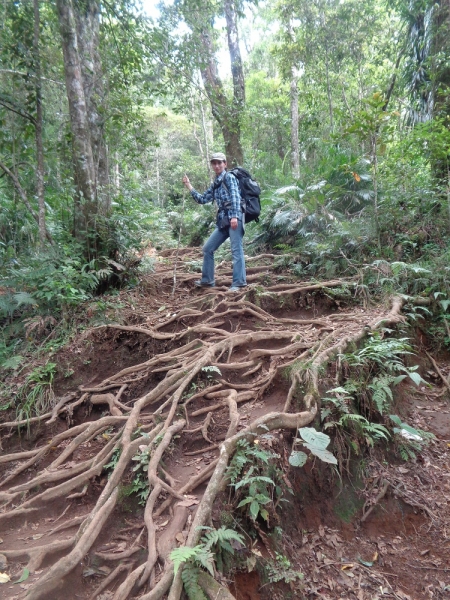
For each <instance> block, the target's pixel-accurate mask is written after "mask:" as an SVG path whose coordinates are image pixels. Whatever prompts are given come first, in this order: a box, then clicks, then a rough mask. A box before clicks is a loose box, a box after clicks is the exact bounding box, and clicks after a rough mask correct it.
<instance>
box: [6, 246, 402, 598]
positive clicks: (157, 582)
mask: <svg viewBox="0 0 450 600" xmlns="http://www.w3.org/2000/svg"><path fill="white" fill-rule="evenodd" d="M259 259H268V260H272V259H273V257H272V255H262V256H261V257H259ZM256 271H258V269H256ZM254 276H255V277H258V274H257V273H256V272H255V275H254ZM163 277H166V278H169V277H170V272H169V271H167V274H166V275H164V274H163ZM252 277H253V275H252ZM191 279H192V278H191V276H190V275H189V276H187V275H186V278H185V280H183V279H182V278H181V276H180V277H179V281H178V286H180V285H192V284H191ZM348 285H353V282H350V281H349V282H345V281H341V280H333V281H329V282H326V283H324V284H314V285H297V284H294V285H292V284H291V285H289V284H284V283H283V284H280V285H275V286H273V287H272V288H270V289H267V290H265V291H264V292H258V294H259V295H258V294H257V293H256V291H255V290H252V289H251V288H250V289H249V290H243V291H242V292H241V294H240V295H238V298H241V297H242V298H244V299H242V300H241V299H239V300H237V299H236V298H237V297H236V295H233V294H229V293H228V292H222V291H221V290H220V289H214V290H208V291H204V293H202V292H201V293H200V294H199V295H196V296H193V297H190V301H189V305H185V306H183V307H182V308H181V309H180V308H179V307H178V310H171V311H170V314H169V316H168V317H167V318H166V319H163V318H162V317H161V316H160V315H158V313H156V312H155V314H153V315H149V316H148V318H145V319H144V318H143V319H142V325H139V324H136V322H137V321H136V319H135V320H132V321H131V323H132V324H117V325H107V326H104V327H101V328H96V329H95V330H94V333H95V335H97V336H117V337H118V338H119V339H120V338H121V337H124V338H129V337H132V338H134V339H136V338H139V339H143V340H146V341H147V342H148V343H150V344H152V348H154V351H153V352H152V355H151V358H149V359H148V360H145V361H144V362H141V363H139V364H137V365H134V366H131V367H127V368H125V369H121V370H119V371H118V372H117V373H116V374H114V375H112V376H108V377H107V378H105V379H104V380H103V381H101V382H100V383H98V384H95V385H94V386H82V387H81V388H80V389H79V391H78V392H77V393H75V392H74V393H73V394H70V395H67V396H64V397H63V398H61V400H60V401H59V402H57V403H56V405H55V406H54V408H53V410H52V412H50V413H47V414H46V415H42V416H41V417H39V418H37V419H36V420H35V421H32V420H30V422H31V424H33V423H35V422H42V421H45V420H47V426H48V425H55V423H57V422H62V421H61V416H64V415H65V414H66V415H72V414H73V411H74V409H75V408H77V407H79V406H81V405H82V404H83V405H86V406H91V407H92V406H93V407H94V409H93V410H95V408H96V407H101V410H107V411H108V412H109V413H110V415H109V416H102V417H101V418H98V419H97V420H95V419H94V420H93V421H90V422H86V423H83V424H81V425H76V426H71V425H72V423H71V421H70V420H69V422H68V425H67V427H68V428H67V430H66V431H63V432H62V433H58V434H57V435H53V436H49V437H51V439H50V441H49V442H48V443H45V444H43V445H41V446H39V447H37V448H35V449H31V450H25V451H19V452H17V453H9V454H7V455H5V456H3V457H1V458H0V464H5V465H8V464H9V463H12V467H11V469H10V471H9V472H8V473H6V475H5V477H4V478H3V480H2V482H1V485H0V487H1V488H2V491H1V492H0V500H1V501H2V502H3V507H2V512H1V513H0V520H3V521H6V520H8V519H10V518H13V517H17V516H23V515H26V514H28V513H29V512H30V511H37V510H40V509H41V508H43V507H44V506H45V504H47V503H48V502H50V501H52V500H56V499H58V500H59V501H61V502H66V498H67V495H68V494H70V496H69V497H72V498H76V497H77V496H80V494H86V493H87V491H89V490H91V488H90V487H89V486H90V485H91V483H92V482H93V481H96V480H97V481H98V479H97V478H98V477H99V476H101V475H102V472H103V469H104V467H105V465H106V464H107V463H108V461H110V465H111V466H110V467H109V468H110V469H111V472H110V475H109V479H108V480H107V481H106V478H104V481H103V482H102V486H103V487H102V486H100V489H101V491H100V493H99V494H98V496H97V495H96V496H95V497H96V498H97V500H96V503H95V506H94V507H93V509H92V510H91V511H90V512H89V513H88V514H87V515H85V516H83V517H79V516H76V517H73V515H72V516H71V518H70V519H69V520H68V521H67V522H63V523H61V525H59V526H58V527H55V528H53V529H52V530H51V531H50V532H49V534H55V533H57V532H58V531H61V530H63V529H65V528H69V527H75V526H79V529H78V531H77V533H76V534H75V535H74V536H73V537H72V538H69V539H67V540H63V541H59V542H53V543H51V544H48V545H46V546H39V547H35V548H30V549H23V550H14V551H12V550H10V551H8V550H7V549H6V550H5V551H4V552H3V550H2V552H3V553H4V554H5V555H6V556H8V557H10V558H21V557H23V556H27V557H28V558H29V562H28V568H29V570H30V571H31V570H36V569H37V568H39V566H40V565H41V563H42V561H43V559H44V558H45V557H46V556H47V555H48V554H52V553H54V552H59V553H60V554H61V555H62V556H61V558H60V559H59V560H58V561H57V562H55V563H54V564H53V565H52V566H51V567H49V568H47V569H44V570H43V573H42V575H41V577H40V578H39V579H38V580H37V581H36V582H35V583H34V584H33V586H32V587H30V588H29V589H28V590H27V591H26V594H25V597H26V598H27V599H28V600H41V599H47V598H50V597H52V595H53V594H54V592H55V590H56V589H58V587H60V586H63V585H64V578H65V577H66V576H67V575H68V574H69V573H70V572H71V571H72V570H73V569H74V568H75V567H76V565H78V564H79V563H80V561H81V560H83V559H84V558H85V557H86V555H88V554H89V553H91V552H92V555H95V556H96V558H97V559H98V560H104V561H120V563H121V564H119V565H118V566H117V567H116V568H115V569H114V570H113V571H112V572H111V573H110V574H109V575H108V577H107V578H106V579H105V580H104V581H103V582H102V583H101V584H100V585H99V586H97V588H96V589H95V591H94V592H93V593H92V595H91V598H92V599H93V598H95V597H96V595H98V594H100V593H101V592H103V591H104V590H106V589H108V587H109V586H110V584H112V583H113V582H118V581H120V584H119V586H118V588H117V590H116V592H115V595H114V600H126V599H127V598H131V597H134V598H136V597H139V598H141V600H159V599H160V598H162V597H163V596H164V594H166V593H168V594H169V596H168V597H169V600H179V598H180V594H181V569H180V570H179V574H177V577H175V578H174V577H173V565H172V563H171V561H170V558H169V555H170V552H171V550H173V548H174V547H175V545H176V543H177V538H179V537H180V536H181V535H182V536H183V537H184V536H185V535H186V536H187V537H186V540H185V545H187V546H190V547H194V546H195V545H196V544H197V543H198V542H199V538H200V535H201V529H200V528H201V527H203V526H205V525H208V524H209V523H210V521H211V513H212V509H213V505H214V502H215V500H216V498H217V495H218V494H219V492H220V491H221V490H223V489H224V487H225V486H226V485H227V483H228V482H227V467H228V465H229V462H230V460H231V458H232V456H233V454H234V452H235V450H236V447H237V444H238V442H239V440H242V439H246V440H253V439H255V436H259V435H262V434H264V433H267V432H268V431H274V430H285V429H287V430H296V429H297V428H298V427H302V426H306V425H308V424H310V423H311V422H312V421H313V420H314V418H315V416H316V414H317V411H318V408H319V398H320V395H319V380H320V373H321V372H323V371H324V370H325V368H326V366H327V365H328V363H329V362H330V361H331V360H333V358H334V357H335V356H336V355H337V354H339V353H342V352H344V351H345V349H346V348H347V346H348V345H349V344H353V343H356V342H358V341H359V340H360V339H362V338H363V337H364V336H365V335H366V334H367V332H368V331H370V330H374V329H377V328H380V327H382V326H384V325H387V324H392V323H395V322H398V321H400V320H401V319H402V317H401V314H400V311H401V307H402V300H401V299H394V301H393V305H392V309H391V310H390V311H386V314H384V313H381V312H380V311H379V310H377V311H375V310H374V311H373V313H372V314H370V312H368V311H366V312H365V313H363V312H353V313H350V312H349V313H347V314H339V315H336V314H335V315H331V316H326V315H325V316H324V315H322V316H320V317H317V318H308V319H303V315H299V314H296V315H292V318H291V316H289V314H288V316H287V317H286V318H284V317H283V318H280V317H279V316H277V315H276V314H275V315H274V314H272V313H273V312H278V311H279V308H280V299H281V300H282V301H283V302H284V301H285V299H286V298H290V300H289V303H290V306H291V304H292V307H293V310H297V311H298V312H299V311H300V308H301V307H303V306H305V304H302V302H303V303H307V301H308V298H310V297H311V296H310V295H311V294H312V293H319V292H320V291H321V290H323V289H324V288H331V287H338V286H348ZM161 289H162V288H161ZM169 289H170V286H168V290H167V292H165V293H166V296H168V294H169ZM249 298H253V299H254V300H255V301H253V302H252V301H250V299H249ZM306 316H308V317H311V316H313V317H315V316H316V315H311V314H308V315H306ZM217 370H219V371H220V375H218V374H217ZM281 373H284V374H285V373H288V377H289V382H288V383H287V384H283V385H285V386H286V390H285V391H284V397H283V403H284V407H282V405H280V406H279V410H278V411H273V410H271V411H269V409H267V410H266V413H265V414H263V415H262V416H259V417H257V418H256V417H255V416H252V417H250V418H249V419H248V421H247V422H246V421H244V420H243V416H246V415H248V414H251V412H250V411H251V410H252V409H253V408H254V407H255V403H259V404H260V405H262V406H264V402H265V399H266V397H267V393H268V391H269V390H271V389H273V388H274V385H278V383H277V382H280V380H281V377H280V374H281ZM142 389H144V390H145V393H142V391H141V390H142ZM245 403H247V404H245ZM242 407H243V408H242ZM97 410H98V409H97ZM261 412H264V411H261ZM244 413H245V415H244ZM260 414H261V413H260ZM204 415H206V417H204ZM23 424H25V422H22V421H10V422H8V423H3V424H2V425H1V427H3V428H14V427H18V426H21V425H23ZM222 440H223V441H222ZM192 444H196V446H194V447H193V448H191V447H190V445H192ZM197 444H203V445H205V444H207V447H206V448H202V449H200V448H199V447H198V446H197ZM180 447H182V448H183V449H182V450H179V448H180ZM81 450H82V451H83V457H84V458H83V460H78V459H77V458H76V456H77V453H79V452H80V451H81ZM119 453H120V455H119ZM142 453H148V457H149V461H148V470H147V477H148V484H149V491H150V493H149V495H148V497H147V500H146V505H145V511H144V525H145V528H144V530H143V531H142V532H141V533H140V534H139V535H138V536H137V538H136V539H135V540H134V542H133V543H132V544H131V545H130V547H128V548H126V549H125V550H123V551H122V552H117V553H113V552H109V551H108V552H102V551H101V550H100V549H99V547H98V538H99V536H100V535H102V538H104V536H105V534H106V531H107V527H106V523H107V522H110V517H111V515H112V514H113V513H114V511H115V509H116V506H117V501H118V497H119V490H120V486H121V484H122V481H123V480H124V478H125V477H126V476H127V474H128V476H129V473H130V465H131V461H132V459H133V457H135V456H136V455H137V454H142ZM205 453H208V454H206V455H205ZM197 454H200V455H202V458H201V459H200V461H201V463H200V465H199V466H198V467H197V468H198V470H199V472H198V473H195V474H191V473H190V472H189V473H188V472H187V460H189V459H188V457H190V456H194V455H197ZM50 455H51V457H52V459H51V460H50ZM113 457H114V458H113ZM190 460H199V459H190ZM177 461H180V462H181V464H182V466H181V467H180V468H179V471H178V472H177V473H174V472H173V470H172V467H173V466H174V465H176V464H177ZM208 463H209V464H208ZM38 468H39V469H40V471H37V472H36V473H34V472H33V471H34V470H35V469H38ZM30 470H31V475H30V474H29V472H30ZM180 473H181V475H180ZM19 476H20V477H21V479H19ZM205 482H207V485H206V489H205V490H204V492H202V495H200V496H199V498H198V499H195V498H194V499H193V498H192V497H186V495H187V494H188V493H189V492H193V491H195V490H196V489H197V488H199V486H200V485H201V484H204V483H205ZM80 489H82V490H83V491H82V492H80V491H76V490H80ZM95 489H99V486H98V485H97V487H96V488H95ZM386 489H387V488H386ZM89 493H90V494H91V495H92V494H94V491H93V490H91V491H90V492H89ZM95 493H96V494H97V492H95ZM13 502H16V503H17V505H13V506H11V505H12V503H13ZM74 502H75V503H76V502H77V500H74ZM80 502H81V501H80ZM66 503H67V502H66ZM195 506H196V510H195V513H194V514H193V510H194V509H193V507H195ZM66 510H67V508H66ZM168 511H170V515H169V516H167V515H168V514H169V513H168ZM370 511H371V508H369V510H367V512H366V513H365V515H364V517H363V518H364V519H365V518H367V516H368V515H369V513H370ZM83 512H85V511H83ZM163 515H164V516H163ZM161 519H165V524H161V522H160V520H161ZM144 540H145V552H146V556H145V558H142V557H140V558H139V557H137V554H138V550H139V551H141V552H140V553H142V549H143V548H142V546H143V545H144ZM67 551H68V552H67ZM130 557H133V560H134V562H132V561H130V560H128V559H129V558H130ZM123 561H124V562H123ZM161 568H162V569H163V570H162V573H160V569H161ZM199 583H200V585H201V586H202V588H203V589H204V590H205V592H206V593H207V594H208V596H209V597H210V598H214V599H215V600H219V599H223V600H234V598H233V596H232V594H231V593H230V592H229V591H228V590H227V589H226V588H225V587H223V586H222V585H220V584H219V583H218V582H216V581H215V580H214V579H213V578H211V577H210V576H209V575H207V574H206V573H205V574H202V575H201V578H200V580H199ZM139 594H140V595H139Z"/></svg>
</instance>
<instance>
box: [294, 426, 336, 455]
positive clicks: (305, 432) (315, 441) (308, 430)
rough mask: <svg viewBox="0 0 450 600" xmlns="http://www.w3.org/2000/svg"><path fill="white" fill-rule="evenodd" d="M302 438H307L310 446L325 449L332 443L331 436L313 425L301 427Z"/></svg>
mask: <svg viewBox="0 0 450 600" xmlns="http://www.w3.org/2000/svg"><path fill="white" fill-rule="evenodd" d="M298 432H299V434H300V436H301V437H302V439H304V440H305V442H307V443H308V444H309V445H310V446H313V447H314V448H319V449H320V448H321V449H323V450H325V448H326V447H327V446H328V444H329V443H330V436H329V435H327V434H326V433H322V432H321V431H316V430H315V429H313V428H312V427H300V429H299V430H298Z"/></svg>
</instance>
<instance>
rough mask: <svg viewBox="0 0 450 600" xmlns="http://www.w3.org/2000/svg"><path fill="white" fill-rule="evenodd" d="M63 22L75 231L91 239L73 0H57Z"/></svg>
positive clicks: (91, 200)
mask: <svg viewBox="0 0 450 600" xmlns="http://www.w3.org/2000/svg"><path fill="white" fill-rule="evenodd" d="M56 4H57V8H58V18H59V26H60V32H61V39H62V49H63V56H64V72H65V79H66V90H67V98H68V101H69V114H70V125H71V130H72V148H73V160H74V176H75V184H76V186H77V191H78V194H77V198H76V200H75V216H74V226H75V227H74V228H75V231H74V234H75V236H76V237H78V238H79V239H81V240H83V241H85V242H87V243H88V246H87V250H88V254H89V240H87V237H88V233H89V231H90V230H92V229H93V225H94V220H95V216H96V214H97V203H96V198H95V169H94V159H93V155H92V146H91V138H90V133H89V120H88V114H87V106H86V99H85V95H84V84H83V78H82V74H81V64H80V57H79V52H78V36H77V31H76V25H75V17H74V12H73V6H72V1H71V0H57V1H56Z"/></svg>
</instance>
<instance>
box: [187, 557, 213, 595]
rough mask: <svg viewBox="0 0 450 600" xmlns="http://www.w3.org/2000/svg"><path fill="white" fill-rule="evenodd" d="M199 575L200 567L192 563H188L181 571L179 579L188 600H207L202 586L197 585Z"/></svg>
mask: <svg viewBox="0 0 450 600" xmlns="http://www.w3.org/2000/svg"><path fill="white" fill-rule="evenodd" d="M199 575H200V569H199V568H198V567H197V566H196V565H194V564H192V563H188V564H187V565H186V566H185V568H184V569H183V571H182V572H181V580H182V582H183V586H184V589H185V592H186V594H187V597H188V598H189V600H208V598H207V596H206V595H205V593H204V592H203V590H202V588H201V587H200V586H199V585H198V577H199Z"/></svg>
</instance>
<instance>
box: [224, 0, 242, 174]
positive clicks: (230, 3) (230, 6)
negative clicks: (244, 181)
mask: <svg viewBox="0 0 450 600" xmlns="http://www.w3.org/2000/svg"><path fill="white" fill-rule="evenodd" d="M224 8H225V20H226V23H227V40H228V51H229V53H230V61H231V75H232V78H233V101H232V106H231V119H230V121H231V123H230V125H229V127H228V130H229V136H230V141H231V140H233V148H232V149H231V151H230V154H231V161H230V162H231V165H232V166H234V165H237V164H240V165H241V164H243V162H244V152H243V150H242V144H241V119H242V113H243V111H244V106H245V80H244V69H243V67H242V58H241V51H240V49H239V34H238V28H237V15H236V6H235V3H234V0H225V2H224Z"/></svg>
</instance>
